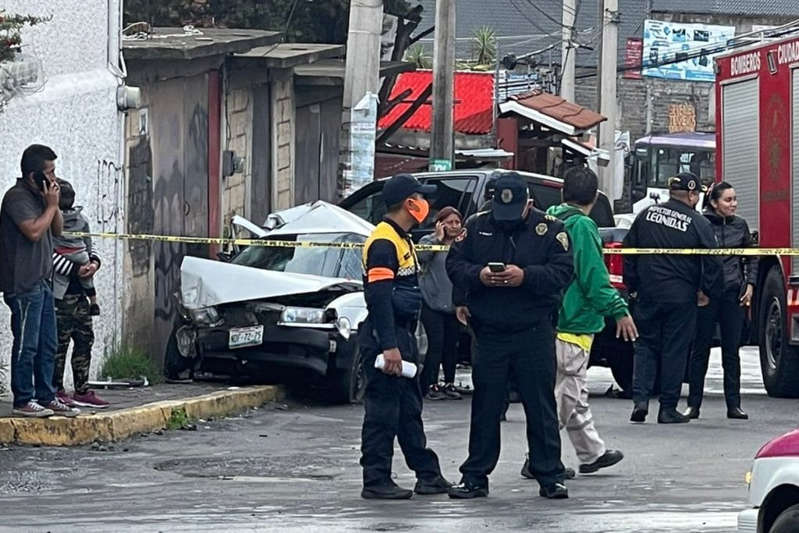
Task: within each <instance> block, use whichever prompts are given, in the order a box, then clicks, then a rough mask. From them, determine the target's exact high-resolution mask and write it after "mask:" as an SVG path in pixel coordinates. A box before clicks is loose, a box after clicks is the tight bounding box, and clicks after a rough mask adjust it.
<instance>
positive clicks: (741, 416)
mask: <svg viewBox="0 0 799 533" xmlns="http://www.w3.org/2000/svg"><path fill="white" fill-rule="evenodd" d="M727 418H735V419H738V420H749V415H748V414H746V412H745V411H744V410H743V409H741V408H740V407H729V408H727Z"/></svg>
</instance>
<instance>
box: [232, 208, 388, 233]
mask: <svg viewBox="0 0 799 533" xmlns="http://www.w3.org/2000/svg"><path fill="white" fill-rule="evenodd" d="M232 223H233V224H234V225H235V226H238V227H242V228H244V229H246V230H248V231H249V232H250V233H252V234H253V235H255V236H256V237H266V236H267V235H268V236H269V237H279V236H281V235H303V234H326V233H354V234H356V235H363V236H364V237H368V236H369V235H371V234H372V232H373V231H374V229H375V227H374V226H373V225H372V224H370V223H369V222H367V221H366V220H364V219H362V218H361V217H359V216H357V215H353V214H352V213H350V212H349V211H347V210H345V209H342V208H340V207H338V206H336V205H333V204H331V203H328V202H325V201H322V200H319V201H317V202H313V203H308V204H302V205H298V206H297V207H292V208H290V209H284V210H282V211H276V212H274V213H272V214H270V215H269V216H268V217H267V218H266V221H265V222H264V225H263V226H258V225H257V224H255V223H253V222H251V221H249V220H247V219H246V218H243V217H240V216H238V215H237V216H234V217H233V220H232Z"/></svg>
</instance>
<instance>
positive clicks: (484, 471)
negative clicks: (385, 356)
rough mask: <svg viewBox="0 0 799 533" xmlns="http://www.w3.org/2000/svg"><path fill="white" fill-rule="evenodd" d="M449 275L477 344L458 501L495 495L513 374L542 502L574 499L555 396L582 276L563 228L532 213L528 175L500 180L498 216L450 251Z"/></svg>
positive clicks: (485, 216) (483, 217)
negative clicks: (563, 336) (575, 281)
mask: <svg viewBox="0 0 799 533" xmlns="http://www.w3.org/2000/svg"><path fill="white" fill-rule="evenodd" d="M495 263H497V264H495ZM489 264H490V266H489ZM447 272H448V274H449V276H450V279H452V282H453V284H454V285H456V286H458V287H460V289H461V291H462V293H465V294H466V302H465V303H466V305H467V306H468V309H469V314H470V322H471V326H472V328H473V329H474V332H475V336H476V338H477V354H476V356H475V358H474V365H473V367H472V379H473V381H474V396H473V399H472V419H471V427H470V431H469V457H468V459H467V460H466V462H465V463H463V465H462V466H461V468H460V471H461V474H462V478H461V483H460V484H459V485H456V486H454V487H452V488H451V489H450V491H449V495H450V497H452V498H476V497H483V496H487V495H488V475H489V474H490V473H491V471H492V470H494V467H495V466H496V464H497V460H498V459H499V450H500V416H501V415H502V411H503V408H504V405H505V394H506V390H507V383H508V375H509V372H513V373H514V374H515V375H516V379H517V385H518V388H519V393H520V395H521V399H522V403H523V405H524V412H525V416H526V418H527V440H528V445H529V448H530V449H531V450H535V454H534V455H533V458H532V465H531V469H532V471H533V473H534V474H535V476H536V478H537V479H538V482H539V483H540V485H541V490H540V494H541V496H544V497H547V498H567V497H568V494H569V493H568V490H567V489H566V487H565V486H564V485H563V484H562V483H561V480H562V479H563V474H564V468H563V464H562V463H561V461H560V434H559V431H558V420H557V415H556V407H555V394H554V390H555V370H556V362H555V330H554V322H553V317H554V316H555V315H556V313H557V310H558V308H559V306H560V301H561V297H562V291H563V289H564V288H565V287H566V286H567V285H568V284H569V282H570V281H571V279H572V275H573V272H574V267H573V264H572V255H571V251H570V243H569V237H568V235H567V234H566V231H565V229H564V227H563V224H562V223H561V222H559V221H558V220H557V219H556V218H554V217H550V216H548V215H546V214H544V213H543V212H542V211H539V210H537V209H535V208H533V206H532V202H531V201H530V195H529V191H528V189H527V184H526V183H525V181H524V179H523V178H522V177H521V176H519V175H518V174H516V173H508V174H505V175H503V176H502V177H500V178H498V179H497V181H496V184H495V192H494V199H493V207H492V209H491V211H490V212H484V213H481V214H480V215H479V216H478V217H476V218H475V219H474V220H472V221H471V222H470V223H469V224H468V225H467V233H466V238H465V239H464V240H463V241H462V242H460V243H456V244H455V245H453V247H452V248H451V250H450V253H449V256H448V257H447ZM456 303H461V302H456Z"/></svg>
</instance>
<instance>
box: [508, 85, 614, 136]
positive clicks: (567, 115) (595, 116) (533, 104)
mask: <svg viewBox="0 0 799 533" xmlns="http://www.w3.org/2000/svg"><path fill="white" fill-rule="evenodd" d="M510 100H515V101H516V102H517V103H519V104H521V105H523V106H525V107H529V108H530V109H534V110H535V111H538V112H539V113H543V114H545V115H547V116H550V117H552V118H554V119H555V120H558V121H560V122H563V123H566V124H568V125H570V126H573V127H574V128H576V129H578V130H587V129H590V128H593V127H594V126H596V125H597V124H599V123H600V122H603V121H605V120H607V118H605V117H604V116H602V115H600V114H599V113H597V112H595V111H591V110H590V109H587V108H585V107H582V106H579V105H577V104H573V103H571V102H567V101H566V100H564V99H563V98H561V97H560V96H555V95H554V94H549V93H545V92H542V91H533V92H530V93H526V94H521V95H518V96H512V97H511V98H510Z"/></svg>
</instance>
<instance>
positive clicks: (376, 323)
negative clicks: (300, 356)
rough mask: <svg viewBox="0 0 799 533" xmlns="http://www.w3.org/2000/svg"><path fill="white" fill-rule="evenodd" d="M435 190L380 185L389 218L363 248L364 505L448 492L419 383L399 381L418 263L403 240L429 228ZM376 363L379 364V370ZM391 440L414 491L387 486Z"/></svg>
mask: <svg viewBox="0 0 799 533" xmlns="http://www.w3.org/2000/svg"><path fill="white" fill-rule="evenodd" d="M435 190H436V188H435V186H431V185H427V186H425V185H422V184H421V183H419V181H418V180H417V179H416V178H414V177H413V176H411V175H409V174H399V175H397V176H394V177H393V178H391V179H389V180H388V181H386V183H385V185H384V186H383V201H384V202H385V203H386V207H387V208H388V212H387V213H386V217H385V218H384V219H383V221H382V222H381V223H380V224H378V225H377V227H376V228H375V230H374V231H373V232H372V234H371V235H370V236H369V238H368V239H367V240H366V243H365V244H364V250H363V263H364V270H365V271H366V275H365V276H364V297H365V299H366V307H367V310H368V311H369V315H368V317H367V318H366V321H365V322H364V323H363V324H362V325H361V327H360V328H359V331H358V334H359V336H358V341H359V344H360V347H361V357H362V361H363V369H364V373H365V375H366V378H367V380H366V394H365V396H364V401H363V405H364V409H365V414H364V418H363V430H362V436H361V466H362V467H363V490H362V491H361V496H362V497H363V498H367V499H382V500H399V499H406V498H410V497H411V496H413V494H414V493H416V494H420V495H427V494H442V493H445V492H447V490H448V489H449V487H450V483H449V482H447V481H446V480H445V479H444V478H443V477H442V476H441V467H440V466H439V463H438V457H437V456H436V454H435V453H434V452H433V450H431V449H430V448H428V447H427V439H426V437H425V434H424V425H423V424H422V389H421V387H420V385H419V376H418V375H416V376H407V377H403V376H402V363H403V361H407V362H410V363H414V364H416V365H417V366H418V365H419V357H418V355H419V352H418V349H417V347H416V336H415V332H416V324H417V322H418V320H419V315H420V314H421V311H422V292H421V290H420V289H419V282H418V273H419V263H418V261H417V258H416V252H415V250H414V247H413V241H412V240H411V236H410V233H409V232H410V230H411V229H412V228H413V227H414V226H417V225H418V224H422V223H423V222H425V221H426V220H427V216H428V214H429V213H430V205H429V204H428V203H427V200H425V199H424V196H423V195H424V194H431V193H433V192H435ZM379 355H382V358H383V362H384V364H383V365H382V368H380V369H377V368H375V360H376V359H377V357H378V356H379ZM395 438H396V439H397V441H399V445H400V448H401V449H402V453H403V454H404V455H405V461H406V462H407V463H408V466H409V467H410V468H411V470H413V471H414V472H415V473H416V479H417V481H416V486H415V488H414V490H413V491H411V490H409V489H403V488H402V487H399V486H397V484H396V483H394V480H393V479H391V459H392V457H393V455H394V439H395Z"/></svg>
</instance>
